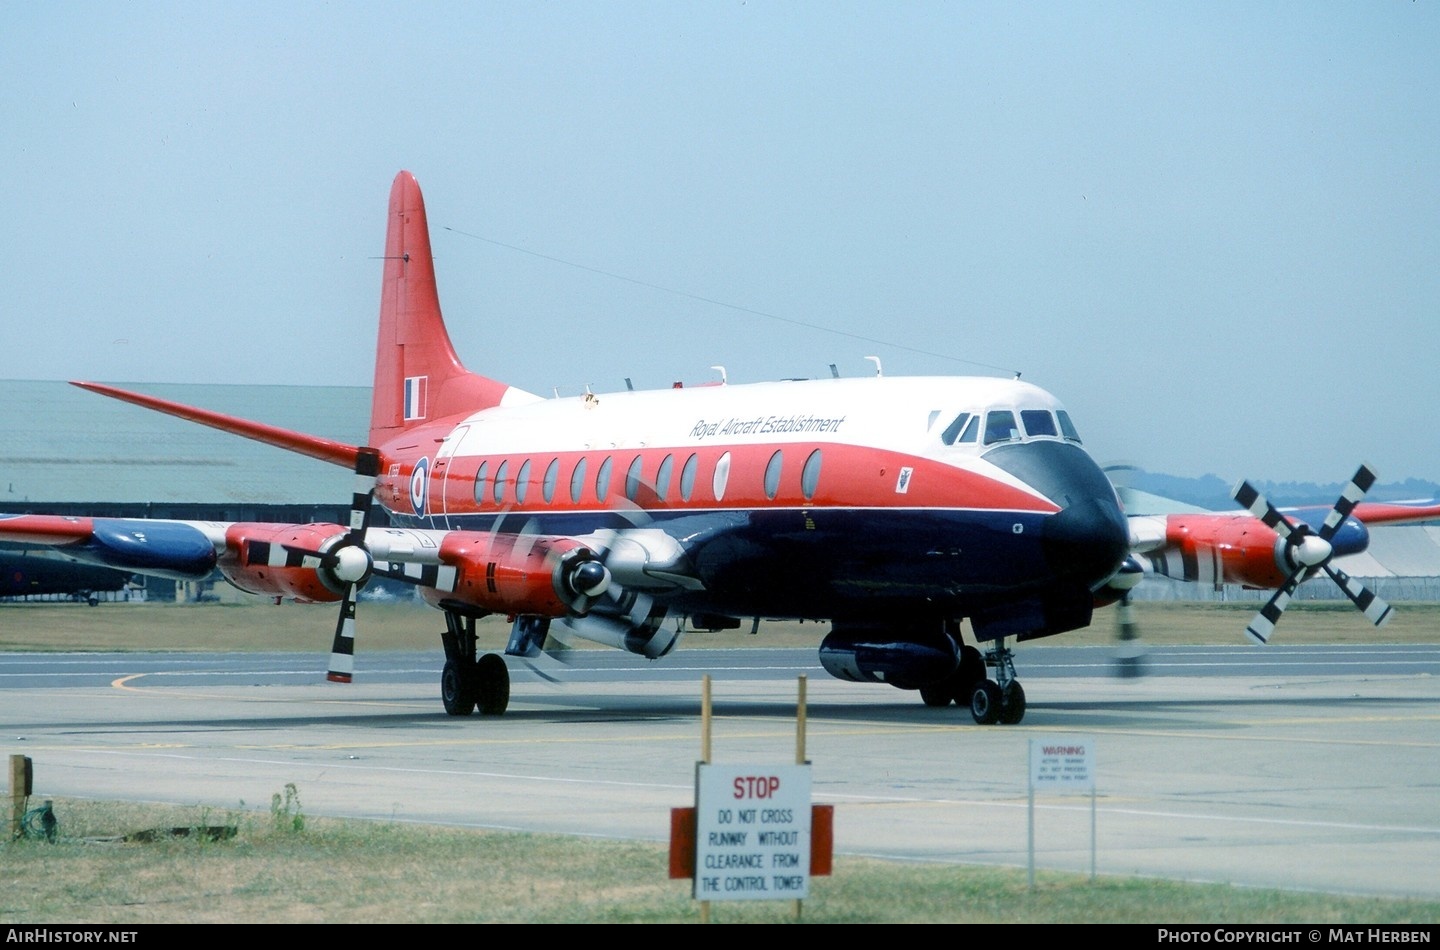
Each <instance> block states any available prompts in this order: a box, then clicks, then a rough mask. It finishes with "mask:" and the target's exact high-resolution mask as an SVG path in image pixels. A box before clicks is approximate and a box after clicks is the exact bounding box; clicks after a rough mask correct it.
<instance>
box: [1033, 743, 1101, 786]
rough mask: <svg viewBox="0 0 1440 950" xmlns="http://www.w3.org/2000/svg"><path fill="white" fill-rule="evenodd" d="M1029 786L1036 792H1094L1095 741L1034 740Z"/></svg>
mask: <svg viewBox="0 0 1440 950" xmlns="http://www.w3.org/2000/svg"><path fill="white" fill-rule="evenodd" d="M1030 787H1031V788H1033V789H1035V790H1036V791H1055V792H1093V791H1095V741H1094V740H1093V739H1090V738H1079V739H1077V738H1074V737H1073V736H1072V737H1065V738H1059V739H1056V738H1051V739H1031V740H1030Z"/></svg>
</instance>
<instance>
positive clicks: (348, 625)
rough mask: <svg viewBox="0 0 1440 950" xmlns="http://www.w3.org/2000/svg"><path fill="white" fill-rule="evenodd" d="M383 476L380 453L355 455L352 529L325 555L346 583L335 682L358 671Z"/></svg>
mask: <svg viewBox="0 0 1440 950" xmlns="http://www.w3.org/2000/svg"><path fill="white" fill-rule="evenodd" d="M379 477H380V453H379V452H378V451H376V450H375V449H372V448H368V447H364V448H361V449H360V451H359V453H358V454H357V455H356V456H355V487H354V492H353V494H352V495H351V498H350V530H349V531H348V532H347V533H346V534H345V537H344V538H342V539H341V540H340V542H339V543H338V544H336V545H335V546H334V547H332V548H331V549H330V550H329V551H328V552H326V553H325V554H324V555H323V556H322V558H321V562H322V564H323V565H324V566H325V567H327V568H328V569H329V570H330V571H331V573H333V574H334V575H335V577H336V578H337V579H338V580H339V581H340V582H341V583H343V584H344V585H345V592H344V595H343V598H342V600H341V602H340V617H339V619H337V620H336V622H335V641H334V644H333V645H332V646H331V648H330V670H329V672H328V673H326V675H325V678H326V679H327V680H329V681H330V682H332V683H348V682H350V680H351V677H352V676H353V675H354V673H355V605H356V600H357V598H358V592H359V590H360V588H361V587H363V586H364V585H365V582H366V581H368V580H369V579H370V574H371V572H372V571H373V569H374V566H375V565H374V561H373V559H372V558H371V557H370V552H369V551H368V550H367V549H366V547H365V530H366V529H367V528H368V527H369V526H370V508H371V505H372V503H373V501H374V499H375V482H376V480H377V479H378V478H379Z"/></svg>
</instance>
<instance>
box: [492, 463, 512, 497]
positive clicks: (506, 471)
mask: <svg viewBox="0 0 1440 950" xmlns="http://www.w3.org/2000/svg"><path fill="white" fill-rule="evenodd" d="M509 477H510V460H509V459H506V460H505V461H503V462H501V463H500V466H499V467H498V468H496V469H495V504H497V505H498V504H502V503H503V502H504V501H505V479H507V478H509Z"/></svg>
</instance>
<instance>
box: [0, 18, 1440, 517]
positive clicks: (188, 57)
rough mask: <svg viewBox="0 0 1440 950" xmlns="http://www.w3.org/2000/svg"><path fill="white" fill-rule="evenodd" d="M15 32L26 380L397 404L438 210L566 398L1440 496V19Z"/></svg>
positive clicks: (463, 276)
mask: <svg viewBox="0 0 1440 950" xmlns="http://www.w3.org/2000/svg"><path fill="white" fill-rule="evenodd" d="M0 14H3V18H4V24H5V26H4V29H3V31H0V79H3V82H0V103H3V105H0V155H3V161H4V167H5V168H6V169H7V170H8V171H9V173H10V176H11V182H12V188H11V202H10V205H9V209H10V213H11V214H12V215H14V217H12V218H11V219H10V221H9V224H8V225H7V226H5V227H4V228H0V260H3V261H4V271H3V274H4V279H5V283H6V290H5V293H4V297H3V299H4V305H3V306H4V316H3V330H0V333H3V337H0V339H3V340H4V349H5V353H6V356H7V362H8V364H9V367H10V368H9V370H7V371H6V374H7V375H9V376H11V377H13V378H19V379H99V380H106V381H114V382H136V383H145V382H224V383H244V382H254V383H315V384H326V385H368V384H369V382H370V367H371V362H372V357H373V352H374V325H375V317H376V312H377V307H378V291H379V280H380V262H379V261H378V260H377V257H378V255H379V254H380V253H381V251H382V248H383V236H384V234H383V232H384V218H385V206H386V198H387V195H388V191H389V187H390V181H391V179H392V178H393V176H394V175H395V173H396V171H398V170H399V169H401V168H408V169H410V170H411V171H413V172H414V173H415V174H416V175H417V176H418V178H419V180H420V184H421V187H422V188H423V189H424V191H425V196H426V200H427V205H428V210H429V215H430V223H431V228H432V232H433V237H434V246H435V252H436V255H437V269H438V271H439V279H440V292H441V301H442V304H443V306H444V308H445V312H446V316H447V319H448V321H449V325H450V330H451V334H452V336H453V337H454V339H455V342H456V345H457V348H458V349H459V350H460V351H461V355H462V357H463V358H464V359H465V361H466V363H467V365H468V366H469V367H470V368H471V369H473V370H476V371H479V372H483V373H486V374H487V375H491V376H494V377H497V378H500V379H504V380H506V381H508V382H511V383H513V384H515V385H518V386H521V387H523V388H526V389H529V390H532V391H535V392H539V393H544V394H549V393H551V392H552V391H553V390H554V389H556V388H558V389H559V391H560V392H561V394H564V395H573V394H575V393H578V392H581V391H583V388H584V387H585V386H586V385H587V384H589V385H591V386H593V387H594V389H595V390H596V391H605V390H609V389H619V388H622V387H623V386H624V382H623V381H624V378H625V377H627V376H628V377H631V378H632V379H633V380H634V382H635V384H636V385H637V386H638V387H647V388H648V387H657V386H668V385H669V384H670V383H671V382H672V381H674V380H677V379H683V380H688V381H691V382H698V381H702V380H706V379H710V378H713V377H714V375H715V374H714V373H713V372H712V371H711V370H710V367H711V365H712V364H723V365H724V366H725V367H726V368H727V370H728V372H729V378H730V381H731V382H732V383H734V382H749V381H756V380H764V379H773V378H778V377H793V376H823V375H827V374H828V372H829V370H828V366H829V364H830V363H835V364H837V365H838V366H839V368H840V370H841V372H842V373H843V374H845V375H859V374H864V373H868V372H872V371H873V368H872V366H871V364H870V363H869V362H867V361H866V359H865V357H866V356H869V355H877V356H879V357H880V358H881V360H882V361H883V366H884V370H885V373H886V374H887V375H918V374H965V373H997V372H1006V371H1013V370H1020V371H1023V374H1024V378H1025V379H1027V380H1029V381H1031V382H1034V383H1036V384H1038V385H1041V386H1044V387H1045V388H1047V389H1049V390H1051V391H1052V392H1054V393H1055V394H1056V395H1057V396H1059V398H1060V399H1061V400H1063V401H1064V402H1065V403H1066V404H1067V405H1068V406H1069V408H1070V409H1071V411H1072V413H1073V414H1074V416H1075V418H1076V420H1077V422H1078V423H1079V425H1080V428H1081V432H1082V434H1083V435H1085V436H1086V439H1087V442H1088V444H1089V445H1090V446H1091V448H1092V449H1093V450H1094V453H1095V454H1096V456H1097V457H1099V458H1100V460H1101V461H1102V462H1109V461H1117V460H1125V461H1129V462H1134V463H1137V464H1140V465H1142V466H1144V467H1145V468H1148V469H1151V470H1153V471H1166V472H1170V473H1172V474H1177V475H1201V474H1205V473H1215V474H1218V475H1220V476H1222V477H1223V478H1226V479H1227V480H1228V479H1235V478H1238V477H1240V476H1249V477H1253V478H1257V479H1267V478H1269V479H1298V480H1307V479H1313V480H1321V481H1329V480H1338V479H1341V478H1344V477H1347V476H1348V475H1349V474H1350V473H1351V472H1352V471H1353V470H1354V467H1355V465H1356V464H1357V463H1358V462H1360V461H1362V460H1368V461H1370V462H1371V463H1372V464H1373V465H1374V466H1375V467H1376V468H1377V469H1378V470H1379V472H1380V475H1381V479H1382V481H1396V480H1401V479H1404V478H1407V477H1418V478H1427V479H1440V449H1437V422H1436V420H1437V413H1440V409H1437V404H1440V382H1437V380H1440V373H1437V367H1436V363H1437V357H1440V4H1437V3H1436V2H1435V0H1420V2H1412V0H1373V2H1363V3H1359V2H1350V3H1316V2H1301V3H1254V2H1243V3H1223V2H1204V3H1190V4H1183V3H1167V2H1137V3H970V2H950V3H927V2H904V3H901V2H886V3H879V2H876V3H837V2H825V3H809V2H785V3H774V2H768V0H748V2H740V0H728V2H715V3H706V2H690V3H674V2H656V3H633V2H615V3H606V2H586V3H518V2H515V3H466V4H454V5H451V4H434V3H423V2H421V3H416V2H410V3H400V4H388V3H349V2H335V3H328V4H315V3H305V2H293V0H291V2H285V3H246V4H234V5H224V6H222V5H220V4H213V5H210V4H200V3H175V4H167V3H144V2H141V3H126V4H119V3H113V2H105V3H64V2H58V3H34V2H26V3H20V2H15V0H4V2H3V3H0ZM446 229H450V230H446ZM504 245H510V246H512V247H513V248H521V249H524V251H528V252H530V253H524V252H522V251H520V250H515V249H512V247H506V246H504ZM542 255H543V256H542ZM552 258H553V259H558V260H559V261H565V262H572V263H573V264H578V265H583V266H582V267H576V266H568V265H567V264H564V263H558V262H557V260H553V259H552ZM585 268H589V269H588V270H587V269H585ZM599 272H604V273H599ZM606 274H613V275H620V276H621V277H624V278H627V279H626V280H621V279H616V277H612V276H606ZM646 285H656V286H658V287H664V288H671V289H673V290H676V291H680V292H681V293H678V294H677V293H668V292H664V291H662V290H658V289H655V287H652V286H646ZM687 295H688V296H687ZM698 298H703V299H698ZM707 301H714V302H707ZM721 304H726V305H729V306H723V305H721ZM761 314H764V315H768V316H763V315H761ZM805 325H809V326H808V327H807V326H805ZM820 327H824V328H830V330H832V331H833V332H827V331H826V330H822V329H817V328H820ZM847 334H849V335H847ZM857 336H858V337H868V338H871V339H874V340H883V341H886V343H885V345H882V344H881V343H876V342H870V341H868V340H865V339H857V338H856V337H857ZM967 361H972V362H967ZM97 398H98V397H97ZM925 408H929V407H925ZM10 411H16V407H10ZM1282 500H1283V499H1282Z"/></svg>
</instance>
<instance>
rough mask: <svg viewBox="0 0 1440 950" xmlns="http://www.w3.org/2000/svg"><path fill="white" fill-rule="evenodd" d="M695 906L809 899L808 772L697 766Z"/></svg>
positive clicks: (805, 769) (783, 767)
mask: <svg viewBox="0 0 1440 950" xmlns="http://www.w3.org/2000/svg"><path fill="white" fill-rule="evenodd" d="M698 770H699V774H698V775H697V776H696V780H695V884H694V889H695V899H696V900H706V901H725V900H751V901H753V900H803V899H805V898H807V897H809V896H810V766H808V765H779V766H776V765H715V764H705V763H701V764H700V765H699V766H698Z"/></svg>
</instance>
